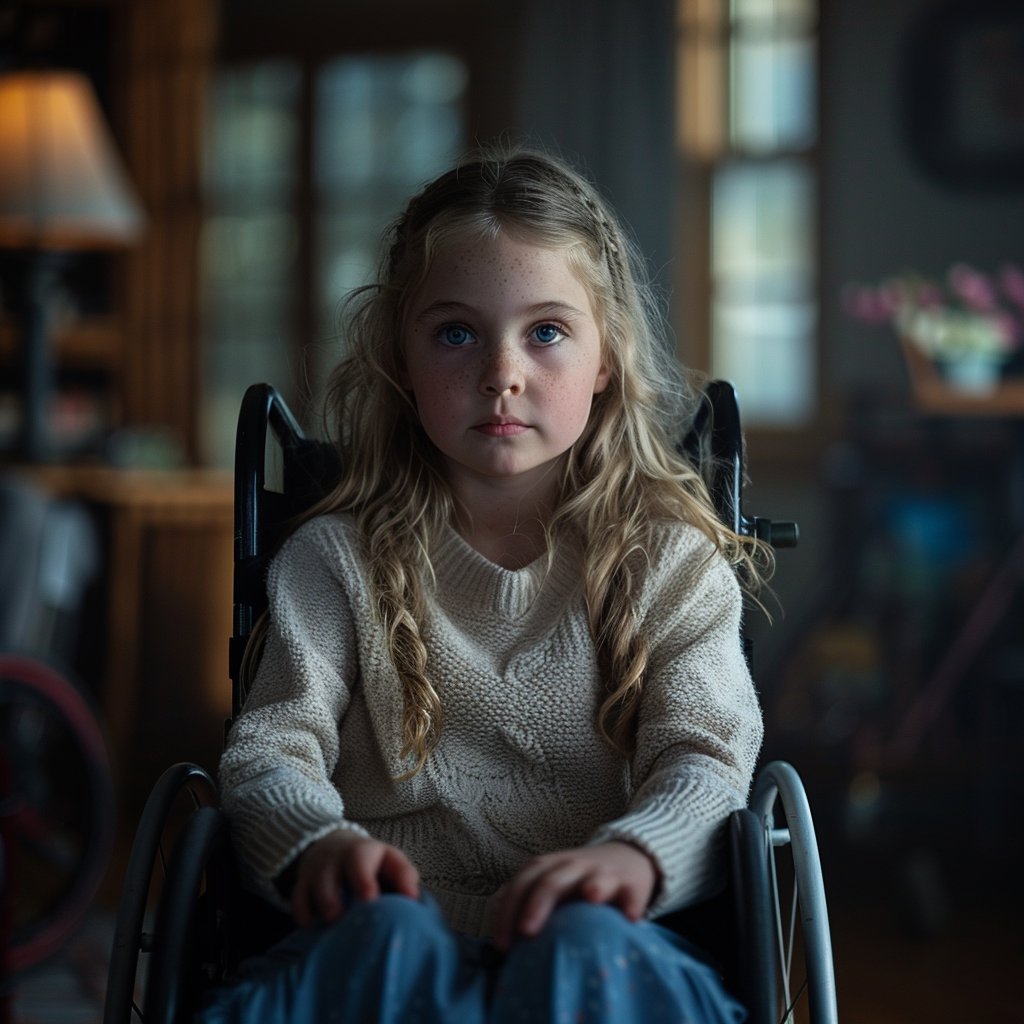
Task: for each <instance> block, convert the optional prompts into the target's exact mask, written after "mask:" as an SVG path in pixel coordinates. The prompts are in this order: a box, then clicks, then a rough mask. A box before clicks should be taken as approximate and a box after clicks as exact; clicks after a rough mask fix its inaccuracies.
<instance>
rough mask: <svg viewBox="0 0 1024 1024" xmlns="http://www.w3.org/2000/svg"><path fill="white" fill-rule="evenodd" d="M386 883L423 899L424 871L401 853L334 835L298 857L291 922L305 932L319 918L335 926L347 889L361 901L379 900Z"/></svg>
mask: <svg viewBox="0 0 1024 1024" xmlns="http://www.w3.org/2000/svg"><path fill="white" fill-rule="evenodd" d="M382 883H383V884H384V885H385V886H386V887H387V888H388V889H390V890H392V891H394V892H398V893H401V894H402V895H403V896H408V897H409V898H410V899H414V900H417V899H419V897H420V884H419V883H420V876H419V872H418V871H417V870H416V869H415V868H414V867H413V866H412V863H411V862H410V861H409V858H408V857H406V855H405V854H404V853H402V851H401V850H398V849H396V848H395V847H393V846H388V845H386V844H385V843H379V842H377V840H376V839H366V838H364V837H363V836H359V835H354V834H353V833H351V832H344V831H337V832H330V833H328V834H327V835H325V836H324V837H323V838H322V839H318V840H317V841H316V842H315V843H311V844H310V845H309V846H308V847H307V848H306V850H305V851H304V852H303V853H302V855H301V856H300V857H299V864H298V872H297V875H296V878H295V888H294V889H293V890H292V917H294V918H295V923H296V924H297V925H298V926H299V927H300V928H305V927H306V926H307V925H309V924H312V923H313V920H314V918H315V917H317V916H319V917H320V919H321V920H323V921H325V922H327V923H328V924H330V923H331V922H332V921H337V920H338V918H339V917H341V914H342V910H343V909H344V908H343V905H342V901H341V890H342V888H348V889H349V890H350V891H351V893H352V894H353V896H355V897H356V899H360V900H375V899H376V898H377V897H378V896H379V895H380V891H381V884H382Z"/></svg>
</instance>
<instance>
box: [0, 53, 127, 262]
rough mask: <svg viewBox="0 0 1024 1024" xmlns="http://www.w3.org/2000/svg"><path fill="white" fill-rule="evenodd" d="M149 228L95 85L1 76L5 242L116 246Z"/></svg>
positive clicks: (37, 75)
mask: <svg viewBox="0 0 1024 1024" xmlns="http://www.w3.org/2000/svg"><path fill="white" fill-rule="evenodd" d="M143 223H144V216H143V213H142V208H141V206H140V205H139V202H138V200H137V199H136V197H135V194H134V191H133V189H132V187H131V184H130V183H129V181H128V175H127V173H126V172H125V170H124V167H123V165H122V163H121V159H120V157H119V156H118V153H117V150H116V148H115V145H114V140H113V138H112V137H111V134H110V131H109V130H108V128H107V126H106V124H105V122H104V120H103V116H102V114H101V113H100V109H99V104H98V103H97V102H96V96H95V94H94V93H93V90H92V86H91V85H90V84H89V82H88V80H87V79H86V78H84V77H83V76H82V75H80V74H77V73H75V72H71V71H59V72H53V71H45V72H44V71H22V72H15V73H10V74H5V75H0V245H2V246H11V247H16V248H34V249H103V248H116V247H120V246H125V245H129V244H131V243H132V242H134V241H135V240H136V239H137V238H138V237H139V235H140V234H141V232H142V227H143Z"/></svg>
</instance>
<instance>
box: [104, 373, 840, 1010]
mask: <svg viewBox="0 0 1024 1024" xmlns="http://www.w3.org/2000/svg"><path fill="white" fill-rule="evenodd" d="M268 427H269V429H270V431H271V433H272V435H273V437H274V438H275V439H276V441H277V444H278V445H279V447H280V453H281V460H280V465H279V467H277V468H279V470H280V477H281V479H280V480H277V481H274V480H270V481H268V479H267V463H268V456H269V455H270V454H271V453H272V451H273V450H272V449H269V448H268V445H267V441H268V438H267V431H268ZM681 450H682V451H683V452H684V453H685V454H686V455H687V457H688V458H689V459H690V460H691V461H692V462H693V463H694V464H695V465H696V466H698V467H699V469H700V470H701V472H702V475H703V476H704V479H705V481H706V483H707V485H708V488H709V491H710V493H711V496H712V499H713V501H714V503H715V507H716V510H717V512H718V514H719V516H720V517H721V518H722V520H723V521H724V522H726V523H727V524H728V525H729V526H730V527H732V528H733V529H734V530H736V532H738V533H742V534H744V535H747V536H757V537H759V538H761V539H763V540H765V541H767V542H768V543H770V544H772V545H773V546H775V547H792V546H794V545H795V544H796V542H797V539H798V531H797V528H796V524H795V523H777V522H776V523H773V522H771V521H770V520H768V519H762V518H747V517H746V516H745V515H744V513H743V507H742V486H743V474H744V458H743V455H744V452H743V435H742V431H741V428H740V419H739V410H738V405H737V402H736V395H735V392H734V390H733V387H732V385H731V384H729V383H728V382H724V381H711V382H710V383H709V384H708V386H707V388H706V390H705V394H704V398H703V401H702V402H701V405H700V407H699V409H698V412H697V415H696V416H695V419H694V422H693V424H692V427H691V429H690V431H689V433H688V434H687V437H686V439H685V440H684V442H683V444H682V446H681ZM235 452H236V454H235V578H234V602H235V605H234V635H233V637H232V638H231V640H230V649H229V669H230V676H231V680H232V720H233V719H234V718H235V717H236V716H237V715H238V714H239V713H240V711H241V705H242V701H243V694H242V691H241V679H240V669H241V663H242V658H243V655H244V652H245V647H246V644H247V642H248V639H249V636H250V634H251V632H252V629H253V626H254V625H255V623H256V620H257V619H258V618H259V616H260V614H261V613H262V612H263V610H264V609H265V608H266V606H267V595H266V583H265V580H266V570H267V566H268V564H269V561H270V558H271V556H272V554H273V552H274V550H275V547H276V544H277V542H278V540H279V539H280V537H281V536H282V532H283V531H284V530H285V528H286V527H287V524H288V523H289V522H290V521H291V520H292V519H293V518H294V517H295V516H297V515H299V514H301V513H302V512H304V511H306V510H308V509H309V508H310V507H311V506H312V505H313V504H314V503H315V502H316V501H318V500H319V499H320V498H322V497H323V496H324V495H325V494H326V493H327V492H328V491H329V490H330V489H331V485H332V484H333V482H334V481H335V480H337V478H338V476H339V474H340V471H341V466H340V462H339V460H338V456H337V454H336V452H335V450H334V448H333V447H332V446H331V445H329V444H326V443H324V442H318V441H315V440H312V439H310V438H307V437H306V436H305V434H304V433H303V431H302V429H301V428H300V426H299V424H298V422H297V421H296V419H295V418H294V416H293V415H292V414H291V412H290V410H289V409H288V407H287V405H286V404H285V403H284V401H283V400H282V399H281V397H280V396H279V395H278V393H277V392H276V391H275V390H274V388H272V387H271V386H270V385H267V384H256V385H253V386H252V387H251V388H249V390H248V391H247V392H246V395H245V398H244V400H243V402H242V408H241V412H240V415H239V422H238V435H237V442H236V449H235ZM744 646H745V651H746V652H747V656H748V659H749V657H750V650H749V645H747V644H746V642H745V645H744ZM227 724H228V725H230V722H229V723H227ZM182 791H187V792H188V793H189V795H190V797H191V800H192V803H193V805H194V811H193V813H192V815H191V817H190V818H189V820H188V822H187V824H186V826H185V827H184V828H183V830H182V832H181V834H180V837H179V839H178V841H177V843H176V845H175V848H174V852H173V855H172V857H171V859H170V862H169V864H168V862H167V861H166V859H165V857H164V852H163V845H162V835H163V832H164V828H165V825H166V822H167V819H168V816H169V814H170V812H171V807H172V805H173V804H174V803H175V801H176V798H177V797H178V795H179V794H180V793H182ZM777 800H778V801H779V802H780V803H781V805H782V810H783V813H784V815H785V819H786V827H784V828H776V827H775V823H774V816H773V814H774V809H775V806H776V801H777ZM728 847H729V864H728V869H729V882H728V885H727V887H726V888H725V890H724V891H723V892H722V893H720V894H719V895H717V896H715V897H713V898H712V899H710V900H707V901H705V902H704V903H701V904H698V905H696V906H694V907H689V908H686V909H684V910H681V911H677V912H675V913H673V914H670V915H667V916H666V917H664V918H661V919H660V923H662V924H664V925H666V926H668V927H671V928H673V930H675V931H677V932H679V933H680V934H682V935H683V936H685V937H686V938H688V939H690V940H691V941H692V942H693V943H694V944H695V945H697V946H698V947H699V948H700V949H702V950H704V951H705V952H706V953H707V954H708V955H709V957H710V958H711V959H712V960H714V961H715V963H716V965H717V966H718V967H719V969H720V971H721V973H722V976H723V978H724V980H725V984H726V986H727V988H729V990H730V991H732V992H733V993H734V994H735V995H736V996H737V997H738V998H739V999H740V1001H741V1002H742V1003H743V1004H744V1005H745V1006H746V1007H747V1010H748V1012H749V1018H748V1019H749V1021H750V1024H791V1022H792V1021H793V1020H794V1016H793V1015H794V1007H795V1005H796V1003H797V1001H798V1000H799V999H800V996H801V995H802V993H803V991H804V988H806V990H807V994H808V1000H807V1007H808V1013H809V1019H810V1021H811V1024H836V1021H837V1011H836V999H835V982H834V975H833V969H832V953H831V941H830V937H829V930H828V915H827V909H826V904H825V897H824V887H823V884H822V880H821V869H820V864H819V861H818V851H817V845H816V841H815V837H814V826H813V823H812V821H811V815H810V810H809V807H808V804H807V799H806V795H805V794H804V790H803V786H802V784H801V782H800V779H799V776H798V775H797V773H796V771H795V770H794V769H793V768H792V767H791V766H790V765H788V764H785V763H784V762H779V761H776V762H772V763H770V764H768V765H765V766H764V767H763V768H762V769H761V770H760V772H759V773H758V776H757V778H756V780H755V783H754V789H753V793H752V797H751V802H750V806H749V807H748V808H746V809H743V810H739V811H736V812H734V813H733V814H732V815H731V817H730V819H729V822H728ZM780 847H785V848H789V849H790V851H791V853H792V860H793V870H792V885H791V901H792V902H791V905H790V907H789V915H788V921H787V919H786V917H785V916H784V914H783V909H782V908H783V903H782V900H781V898H780V877H781V875H782V872H780V870H779V868H778V866H777V863H776V854H775V851H776V849H777V848H780ZM158 863H159V865H160V868H161V871H162V872H163V874H164V882H163V889H162V892H161V896H160V900H159V905H158V909H157V917H156V927H155V931H154V932H152V933H147V932H144V931H143V927H144V918H145V913H146V906H147V901H148V894H149V890H150V884H151V880H152V877H153V873H154V869H155V868H156V866H157V864H158ZM783 887H784V885H783ZM798 908H799V918H798V915H797V910H798ZM798 921H799V925H800V931H801V933H802V940H803V941H802V947H803V949H802V953H803V961H804V964H805V968H806V972H805V980H804V983H803V985H802V986H801V987H800V989H799V990H798V991H797V992H796V993H793V992H792V991H791V984H790V982H791V978H792V961H793V953H794V949H795V948H796V943H795V939H796V931H797V923H798ZM290 927H291V924H290V920H289V919H288V918H287V916H286V915H284V914H282V913H281V912H280V911H278V910H276V909H275V908H272V907H270V906H269V905H268V904H266V903H265V902H264V901H262V900H260V899H259V898H258V897H255V896H253V895H251V894H248V893H246V892H245V891H243V889H242V888H241V886H240V885H239V883H238V878H237V872H236V868H235V862H234V857H233V855H232V852H231V848H230V839H229V835H228V827H227V821H226V819H225V816H224V814H223V812H222V811H221V810H220V808H219V806H218V803H217V793H216V787H215V785H214V783H213V781H212V780H211V779H210V777H209V775H208V774H207V773H206V772H205V771H204V770H203V769H202V768H199V767H198V766H196V765H191V764H179V765H175V766H173V767H172V768H169V769H168V770H167V771H166V772H165V773H164V775H163V776H162V777H161V779H160V780H159V782H158V783H157V784H156V786H155V787H154V789H153V791H152V794H151V795H150V798H149V800H148V802H147V804H146V808H145V811H144V812H143V816H142V820H141V822H140V825H139V829H138V832H137V833H136V838H135V842H134V845H133V847H132V854H131V859H130V861H129V866H128V871H127V874H126V878H125V882H124V889H123V893H122V899H121V904H120V907H119V910H118V917H117V923H116V926H115V933H114V946H113V950H112V955H111V964H110V973H109V979H108V985H107V999H106V1004H105V1007H104V1017H103V1020H104V1024H130V1021H131V1015H132V1013H133V1012H134V1013H135V1014H136V1015H137V1016H138V1017H139V1019H140V1020H141V1021H142V1022H143V1024H180V1022H183V1021H186V1020H189V1019H191V1015H192V1013H193V1012H194V1010H195V1008H196V1007H197V1006H198V1005H199V1003H200V1000H201V997H202V993H203V991H204V989H205V988H206V987H208V986H210V985H214V984H218V983H222V982H224V981H227V980H229V979H230V978H231V977H233V976H234V972H235V968H236V967H237V965H238V963H239V961H240V960H241V959H243V958H244V957H245V956H247V955H252V954H254V953H258V952H262V951H263V950H265V949H266V948H267V947H268V946H269V945H270V944H272V942H273V941H275V940H276V939H277V938H280V937H283V936H284V935H285V934H287V932H288V930H290ZM140 953H145V954H148V957H147V959H148V964H147V971H146V974H147V979H146V984H145V996H144V999H143V1006H142V1007H141V1008H140V1007H139V1006H138V1004H137V1001H136V999H135V990H136V979H137V974H138V973H139V972H138V968H139V962H140ZM780 989H781V991H780Z"/></svg>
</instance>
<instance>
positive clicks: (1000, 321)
mask: <svg viewBox="0 0 1024 1024" xmlns="http://www.w3.org/2000/svg"><path fill="white" fill-rule="evenodd" d="M992 319H993V320H994V321H995V322H996V325H997V326H998V328H999V333H1000V334H1002V336H1003V344H1004V345H1005V346H1006V348H1007V350H1008V351H1009V350H1012V349H1015V348H1016V347H1017V344H1018V342H1019V341H1020V329H1021V322H1020V321H1019V320H1018V319H1017V318H1016V317H1015V316H1013V315H1012V314H1010V313H1002V312H1000V313H996V314H994V316H993V317H992Z"/></svg>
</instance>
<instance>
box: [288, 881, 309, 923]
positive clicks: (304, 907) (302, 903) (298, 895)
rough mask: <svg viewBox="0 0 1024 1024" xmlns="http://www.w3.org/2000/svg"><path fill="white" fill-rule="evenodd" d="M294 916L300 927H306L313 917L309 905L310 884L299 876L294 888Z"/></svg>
mask: <svg viewBox="0 0 1024 1024" xmlns="http://www.w3.org/2000/svg"><path fill="white" fill-rule="evenodd" d="M292 917H293V918H294V920H295V923H296V924H297V925H298V926H299V927H300V928H306V927H307V926H308V925H309V922H310V921H311V920H312V917H313V915H312V911H311V910H310V905H309V885H308V883H307V882H306V880H305V879H304V878H297V879H296V880H295V887H294V888H293V889H292Z"/></svg>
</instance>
